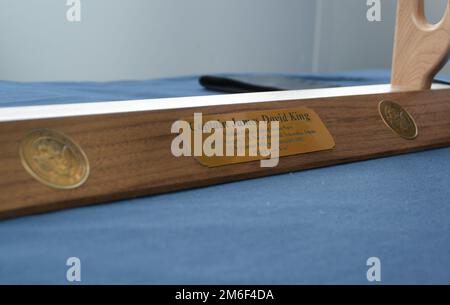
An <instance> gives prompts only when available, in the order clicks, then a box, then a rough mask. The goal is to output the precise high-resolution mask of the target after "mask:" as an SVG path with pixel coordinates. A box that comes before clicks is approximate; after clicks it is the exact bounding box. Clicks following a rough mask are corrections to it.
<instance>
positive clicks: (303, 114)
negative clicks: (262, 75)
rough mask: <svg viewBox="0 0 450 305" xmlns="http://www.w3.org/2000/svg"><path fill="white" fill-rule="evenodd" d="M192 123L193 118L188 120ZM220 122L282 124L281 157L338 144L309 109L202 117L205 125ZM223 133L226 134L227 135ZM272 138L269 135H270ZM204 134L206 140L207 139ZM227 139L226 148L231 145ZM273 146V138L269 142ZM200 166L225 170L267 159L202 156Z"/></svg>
mask: <svg viewBox="0 0 450 305" xmlns="http://www.w3.org/2000/svg"><path fill="white" fill-rule="evenodd" d="M187 120H188V121H190V122H192V118H188V119H187ZM206 121H219V122H220V123H222V124H224V123H225V122H227V121H234V122H236V121H242V122H248V121H254V122H256V123H258V122H261V121H265V122H268V123H269V124H270V122H272V121H278V122H279V128H278V134H279V156H280V157H285V156H291V155H297V154H303V153H311V152H318V151H322V150H330V149H333V148H334V146H335V142H334V139H333V137H332V136H331V134H330V132H329V131H328V129H327V127H326V126H325V124H324V123H323V122H322V120H321V119H320V117H319V115H318V114H317V113H316V112H315V111H314V110H312V109H310V108H307V107H295V108H287V109H273V110H259V111H248V112H235V113H225V114H213V115H205V116H203V122H206ZM224 133H226V132H225V131H224ZM268 135H270V132H268ZM208 136H209V135H208V134H204V138H206V137H208ZM249 136H250V135H249V134H246V143H247V146H246V148H245V149H246V151H248V150H249V145H250V144H249V143H250V142H252V141H251V139H249ZM258 141H259V139H254V142H253V143H258ZM226 142H227V140H226V139H225V136H224V144H223V146H224V147H226V146H227V145H228V143H226ZM268 142H269V144H270V137H269V139H268ZM196 159H197V160H198V162H200V163H201V164H202V165H205V166H208V167H215V166H223V165H229V164H236V163H242V162H250V161H256V160H262V159H266V158H264V157H262V156H260V155H257V156H250V155H248V154H247V155H246V156H225V155H224V156H205V155H203V156H199V157H196Z"/></svg>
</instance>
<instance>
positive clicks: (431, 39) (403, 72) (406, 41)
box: [391, 0, 450, 90]
mask: <svg viewBox="0 0 450 305" xmlns="http://www.w3.org/2000/svg"><path fill="white" fill-rule="evenodd" d="M449 51H450V0H449V1H448V5H447V9H446V11H445V14H444V17H443V18H442V20H441V21H440V22H439V23H437V24H430V23H428V21H427V19H426V17H425V13H424V0H398V7H397V26H396V31H395V42H394V57H393V62H392V77H391V84H392V87H394V88H396V89H400V90H404V89H407V90H423V89H430V88H431V83H432V81H433V78H434V76H435V75H436V74H437V73H438V72H439V70H440V69H441V68H442V66H443V65H445V63H446V62H447V60H448V55H449Z"/></svg>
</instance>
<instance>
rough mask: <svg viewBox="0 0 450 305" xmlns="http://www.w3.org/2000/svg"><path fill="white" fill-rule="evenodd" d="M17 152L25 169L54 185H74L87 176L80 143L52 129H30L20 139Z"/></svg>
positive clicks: (60, 186) (86, 162) (84, 179)
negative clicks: (30, 130) (29, 131)
mask: <svg viewBox="0 0 450 305" xmlns="http://www.w3.org/2000/svg"><path fill="white" fill-rule="evenodd" d="M19 154H20V158H21V161H22V165H23V166H24V168H25V170H26V171H27V172H28V173H29V174H30V175H31V176H33V177H34V178H35V179H37V180H38V181H39V182H41V183H43V184H45V185H47V186H50V187H53V188H57V189H73V188H77V187H79V186H81V185H82V184H83V183H84V182H86V180H87V178H88V176H89V162H88V159H87V157H86V155H85V153H84V152H83V150H82V149H81V147H80V146H78V145H77V144H75V143H74V142H73V141H72V140H71V139H69V138H68V137H67V136H65V135H63V134H61V133H59V132H56V131H53V130H49V129H39V130H35V131H32V132H31V133H29V134H28V135H27V136H26V137H25V138H24V139H23V140H22V142H21V143H20V147H19Z"/></svg>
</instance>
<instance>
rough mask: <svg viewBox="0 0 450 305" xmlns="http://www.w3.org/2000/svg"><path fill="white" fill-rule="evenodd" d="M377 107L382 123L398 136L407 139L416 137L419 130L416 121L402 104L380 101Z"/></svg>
mask: <svg viewBox="0 0 450 305" xmlns="http://www.w3.org/2000/svg"><path fill="white" fill-rule="evenodd" d="M378 109H379V112H380V115H381V118H382V119H383V121H384V123H385V124H386V125H387V126H388V127H389V128H390V129H392V130H393V131H394V132H395V133H396V134H398V135H399V136H400V137H402V138H405V139H408V140H414V139H415V138H417V136H418V135H419V132H418V128H417V125H416V122H414V119H413V118H412V116H411V115H410V114H409V113H408V112H407V111H406V110H405V109H403V108H402V106H400V105H399V104H397V103H395V102H392V101H382V102H380V104H379V105H378Z"/></svg>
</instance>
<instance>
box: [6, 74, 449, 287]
mask: <svg viewBox="0 0 450 305" xmlns="http://www.w3.org/2000/svg"><path fill="white" fill-rule="evenodd" d="M314 77H318V76H314ZM320 77H323V78H327V77H328V78H330V77H331V78H333V79H334V81H336V79H335V78H336V77H338V78H340V79H341V81H343V82H350V83H351V82H352V81H351V80H349V79H347V78H348V77H350V78H352V77H361V80H360V81H358V83H360V84H363V83H364V84H365V83H376V82H386V81H387V80H388V75H387V74H386V72H384V71H380V72H378V71H369V72H359V73H341V74H333V75H327V76H323V75H322V76H320ZM353 81H354V80H353ZM205 94H212V93H211V92H208V91H206V90H203V89H202V88H201V87H200V86H199V85H198V84H197V81H196V78H194V77H185V78H177V79H166V80H153V81H124V82H111V83H15V82H0V103H1V105H4V106H12V105H32V104H44V103H46V104H47V103H69V102H86V101H100V100H119V99H133V98H139V99H141V98H151V97H169V96H182V95H205ZM1 191H5V190H1ZM449 253H450V148H445V149H437V150H431V151H427V152H420V153H415V154H407V155H402V156H395V157H390V158H383V159H377V160H370V161H365V162H359V163H353V164H346V165H339V166H333V167H328V168H321V169H314V170H308V171H303V172H296V173H289V174H284V175H278V176H272V177H267V178H260V179H253V180H247V181H242V182H236V183H228V184H223V185H217V186H211V187H206V188H200V189H194V190H187V191H181V192H176V193H170V194H164V195H157V196H151V197H146V198H141V199H133V200H126V201H121V202H116V203H112V204H106V205H98V206H92V207H86V208H78V209H72V210H65V211H60V212H55V213H48V214H44V215H36V216H30V217H24V218H19V219H14V220H7V221H1V222H0V283H61V284H66V283H67V281H66V271H67V268H68V267H66V265H65V263H66V259H67V258H68V257H72V256H76V257H79V258H80V259H81V262H82V283H142V284H145V283H157V284H173V283H178V284H185V283H188V284H301V283H327V284H328V283H357V284H358V283H361V284H365V283H368V282H367V279H366V271H367V269H368V267H367V266H366V260H367V259H368V258H369V257H373V256H376V257H379V258H380V259H381V263H382V267H381V268H382V269H381V270H382V283H389V284H391V283H447V284H450V255H449Z"/></svg>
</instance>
